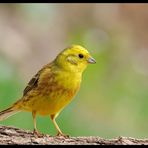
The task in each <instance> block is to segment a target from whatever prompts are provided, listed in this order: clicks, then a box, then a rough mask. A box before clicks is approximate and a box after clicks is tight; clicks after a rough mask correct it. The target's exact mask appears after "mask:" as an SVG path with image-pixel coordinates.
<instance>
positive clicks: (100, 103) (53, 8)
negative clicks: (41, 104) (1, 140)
mask: <svg viewBox="0 0 148 148" xmlns="http://www.w3.org/2000/svg"><path fill="white" fill-rule="evenodd" d="M147 26H148V5H147V4H103V3H101V4H77V3H75V4H56V3H55V4H50V3H48V4H0V109H1V110H2V109H4V108H6V107H8V106H9V105H10V104H11V103H13V102H14V101H15V100H16V99H17V98H20V97H21V95H22V91H23V89H24V87H25V85H26V83H27V82H28V81H29V79H30V78H31V77H32V76H33V75H34V74H35V73H36V72H37V71H38V70H39V69H40V68H41V67H42V66H43V65H44V64H46V63H48V62H50V61H52V60H53V59H54V58H55V56H56V55H57V54H58V53H59V52H60V51H61V50H63V49H64V48H65V47H67V46H69V45H70V44H80V45H83V46H84V47H86V48H87V49H88V50H89V51H90V53H91V54H92V55H93V56H94V57H95V58H96V59H97V64H96V65H91V66H89V67H88V69H87V70H86V72H85V73H84V77H83V82H82V86H81V89H80V91H79V93H78V95H77V96H76V98H75V99H74V101H73V102H72V103H71V104H70V105H69V106H68V107H67V108H65V109H64V110H63V112H62V113H61V115H60V116H59V118H58V119H57V120H58V123H59V125H60V127H61V129H63V131H64V132H67V133H70V134H71V135H72V136H80V135H97V136H100V137H105V138H106V137H107V138H108V137H109V138H111V137H115V136H119V135H122V136H131V137H138V138H142V137H147V136H148V134H147V133H148V125H147V123H148V107H147V105H148V66H147V62H148V42H147V40H148V27H147ZM1 124H5V125H13V126H17V127H21V128H25V129H32V128H33V121H32V118H31V114H29V113H19V114H17V115H15V116H13V117H11V118H9V119H7V120H5V121H3V122H1ZM37 126H38V128H39V129H40V130H41V131H42V132H44V133H51V134H55V129H54V127H53V125H52V123H51V121H50V120H49V118H48V117H45V118H42V117H38V122H37Z"/></svg>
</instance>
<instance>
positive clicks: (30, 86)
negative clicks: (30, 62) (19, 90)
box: [23, 72, 40, 96]
mask: <svg viewBox="0 0 148 148" xmlns="http://www.w3.org/2000/svg"><path fill="white" fill-rule="evenodd" d="M39 76H40V73H39V72H38V73H37V74H36V75H35V76H34V77H33V78H32V79H31V80H30V81H29V83H28V85H27V86H26V88H25V89H24V92H23V96H25V95H26V94H27V93H28V92H29V91H30V90H32V89H33V88H35V87H37V85H38V80H39Z"/></svg>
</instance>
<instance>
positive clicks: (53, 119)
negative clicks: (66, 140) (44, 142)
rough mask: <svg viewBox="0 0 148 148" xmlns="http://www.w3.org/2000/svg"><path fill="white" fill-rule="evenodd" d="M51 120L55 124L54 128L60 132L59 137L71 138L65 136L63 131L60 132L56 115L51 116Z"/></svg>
mask: <svg viewBox="0 0 148 148" xmlns="http://www.w3.org/2000/svg"><path fill="white" fill-rule="evenodd" d="M50 118H51V120H52V122H53V124H54V126H55V128H56V130H57V131H58V133H57V136H64V137H69V135H65V134H63V133H62V131H61V130H60V128H59V126H58V124H57V123H56V121H55V118H56V115H50Z"/></svg>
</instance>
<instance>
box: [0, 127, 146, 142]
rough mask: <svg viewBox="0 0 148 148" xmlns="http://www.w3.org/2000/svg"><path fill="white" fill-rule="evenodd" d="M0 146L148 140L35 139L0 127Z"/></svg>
mask: <svg viewBox="0 0 148 148" xmlns="http://www.w3.org/2000/svg"><path fill="white" fill-rule="evenodd" d="M0 144H1V145H2V144H3V145H8V144H17V145H50V144H52V145H148V139H135V138H127V137H118V138H115V139H103V138H99V137H93V136H90V137H70V138H65V137H57V136H56V137H52V136H49V135H45V136H44V137H42V138H36V137H35V136H34V134H33V132H31V131H28V130H23V129H18V128H15V127H8V126H0Z"/></svg>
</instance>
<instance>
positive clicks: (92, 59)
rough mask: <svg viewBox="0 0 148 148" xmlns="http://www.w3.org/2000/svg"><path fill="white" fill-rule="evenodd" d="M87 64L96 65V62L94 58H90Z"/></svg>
mask: <svg viewBox="0 0 148 148" xmlns="http://www.w3.org/2000/svg"><path fill="white" fill-rule="evenodd" d="M87 62H88V63H90V64H95V63H96V60H95V59H94V58H92V57H89V58H88V59H87Z"/></svg>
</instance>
